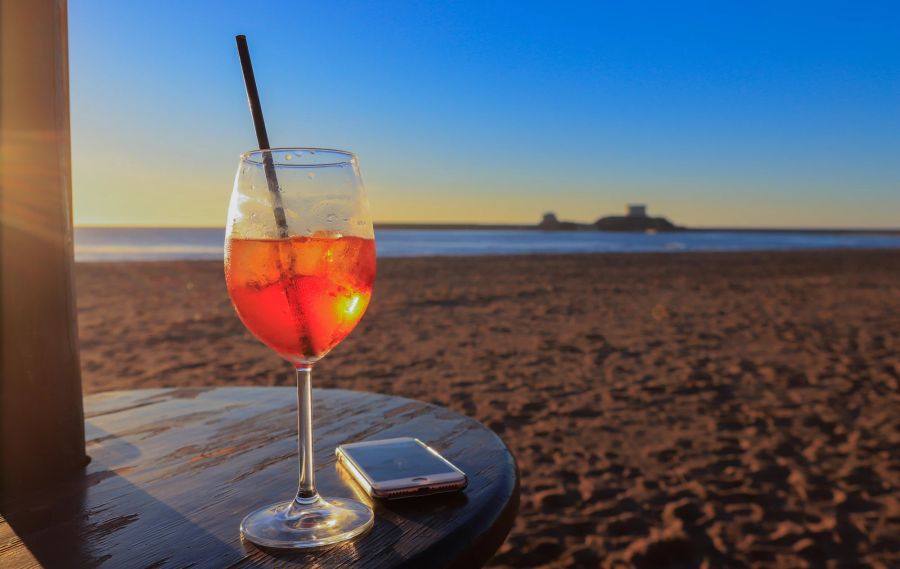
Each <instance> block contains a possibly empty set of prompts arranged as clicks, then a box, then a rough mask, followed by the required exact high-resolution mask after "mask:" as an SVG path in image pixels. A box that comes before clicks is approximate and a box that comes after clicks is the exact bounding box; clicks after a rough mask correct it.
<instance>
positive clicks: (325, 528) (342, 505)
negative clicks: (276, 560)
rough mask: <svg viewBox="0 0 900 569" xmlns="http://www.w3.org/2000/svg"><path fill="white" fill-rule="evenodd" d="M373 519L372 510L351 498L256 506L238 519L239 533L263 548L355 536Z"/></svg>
mask: <svg viewBox="0 0 900 569" xmlns="http://www.w3.org/2000/svg"><path fill="white" fill-rule="evenodd" d="M374 521H375V515H374V514H373V513H372V510H371V509H370V508H369V507H368V506H366V505H364V504H361V503H359V502H357V501H355V500H346V499H343V498H334V499H328V500H327V501H326V500H324V499H322V498H320V497H317V498H316V499H315V500H314V501H312V502H311V503H309V504H302V503H300V502H298V501H291V502H282V503H279V504H272V505H271V506H266V507H265V508H260V509H259V510H256V511H255V512H252V513H251V514H249V515H248V516H247V517H246V518H244V520H243V521H242V522H241V535H242V536H243V537H244V538H245V539H247V540H249V541H252V542H253V543H255V544H256V545H261V546H263V547H271V548H277V549H307V548H311V547H324V546H326V545H332V544H335V543H339V542H341V541H345V540H348V539H351V538H353V537H356V536H357V535H359V534H361V533H363V532H364V531H366V530H367V529H369V528H370V527H372V523H373V522H374Z"/></svg>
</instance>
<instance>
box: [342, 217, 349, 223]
mask: <svg viewBox="0 0 900 569" xmlns="http://www.w3.org/2000/svg"><path fill="white" fill-rule="evenodd" d="M341 221H343V222H344V223H347V222H348V221H350V218H349V217H345V218H344V219H342V220H341Z"/></svg>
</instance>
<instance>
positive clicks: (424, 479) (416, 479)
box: [412, 476, 428, 482]
mask: <svg viewBox="0 0 900 569" xmlns="http://www.w3.org/2000/svg"><path fill="white" fill-rule="evenodd" d="M412 481H413V482H428V479H427V478H422V477H421V476H419V477H418V478H413V479H412Z"/></svg>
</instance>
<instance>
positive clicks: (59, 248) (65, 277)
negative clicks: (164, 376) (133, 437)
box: [0, 0, 87, 494]
mask: <svg viewBox="0 0 900 569" xmlns="http://www.w3.org/2000/svg"><path fill="white" fill-rule="evenodd" d="M66 18H67V11H66V2H65V0H29V1H28V2H22V1H20V0H0V84H2V91H0V320H2V323H0V373H2V375H0V491H2V493H3V494H6V493H8V492H12V491H15V490H17V489H20V488H24V487H26V486H32V485H36V484H39V483H42V482H46V481H48V480H52V479H54V478H59V477H62V476H66V475H72V474H74V473H76V472H77V471H78V469H79V468H80V467H81V466H83V465H84V464H85V463H86V461H87V458H86V456H85V451H84V416H83V410H82V400H81V373H80V369H79V361H78V326H77V321H76V311H75V297H74V289H73V274H72V270H73V249H72V208H71V164H70V152H69V69H68V66H69V61H68V36H67V22H66Z"/></svg>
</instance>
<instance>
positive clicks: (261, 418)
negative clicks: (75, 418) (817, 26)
mask: <svg viewBox="0 0 900 569" xmlns="http://www.w3.org/2000/svg"><path fill="white" fill-rule="evenodd" d="M295 413H296V402H295V390H294V389H293V388H222V389H212V388H207V389H203V388H196V389H147V390H135V391H119V392H107V393H100V394H96V395H92V396H90V397H87V398H86V399H85V416H86V433H87V449H88V454H89V455H90V456H91V458H92V462H91V463H90V464H89V465H88V466H87V468H86V469H85V472H84V475H83V476H79V477H77V478H76V479H75V480H71V481H69V482H64V483H60V484H56V485H54V486H52V487H44V488H42V489H41V490H39V491H35V492H31V493H28V494H21V493H20V494H17V495H14V496H5V497H3V503H2V515H3V518H2V519H0V567H10V568H12V567H38V566H45V567H100V566H103V567H217V568H219V567H269V566H271V567H275V566H277V567H301V566H302V567H321V568H327V567H367V568H369V567H371V568H387V567H435V568H439V567H477V566H480V565H482V564H484V563H485V562H486V561H487V560H488V559H490V557H491V556H492V555H493V553H494V552H495V551H496V550H497V548H498V547H499V546H500V545H501V543H502V542H503V540H504V539H505V537H506V535H507V533H508V532H509V529H510V527H511V526H512V523H513V520H514V518H515V514H516V511H517V508H518V501H519V484H518V474H517V471H516V465H515V460H514V459H513V457H512V455H511V454H510V452H509V450H508V449H507V448H506V446H505V445H504V444H503V442H502V441H501V440H500V439H499V438H498V437H497V436H496V435H495V434H494V433H493V432H492V431H490V430H488V429H487V428H485V427H484V426H482V425H481V424H480V423H478V422H477V421H475V420H473V419H470V418H467V417H464V416H462V415H458V414H456V413H453V412H451V411H448V410H446V409H444V408H442V407H437V406H434V405H431V404H428V403H423V402H419V401H413V400H410V399H403V398H399V397H389V396H385V395H376V394H370V393H362V392H355V391H344V390H331V389H326V390H314V414H315V419H314V421H315V436H316V461H317V463H316V472H317V474H316V475H317V483H318V487H319V491H320V492H321V493H322V494H323V495H324V496H335V497H354V498H356V499H361V500H363V501H365V502H367V503H369V504H371V505H373V507H374V509H375V512H376V520H375V526H374V527H373V529H372V530H371V531H369V532H368V533H367V534H365V535H364V536H362V537H360V538H358V539H356V540H353V541H351V542H348V543H344V544H340V545H336V546H334V547H331V548H328V549H322V550H315V551H312V552H304V553H281V552H266V551H262V550H260V549H257V548H256V547H255V546H254V545H252V544H250V543H247V542H242V541H241V539H240V536H239V532H238V524H239V522H240V520H241V519H242V517H243V516H244V515H245V514H246V513H248V512H249V511H251V510H253V509H254V508H256V507H258V506H261V505H265V504H269V503H273V502H278V501H281V500H288V499H290V498H292V497H293V493H294V491H295V490H296V484H297V448H296V432H295V429H296V417H295ZM398 436H416V437H419V438H420V439H422V440H423V441H425V442H427V443H429V444H430V445H432V446H433V447H434V448H435V449H437V450H438V451H439V452H441V453H442V454H443V455H444V456H446V457H447V458H448V459H450V460H451V461H453V462H454V463H455V464H456V465H458V466H459V467H460V468H461V469H462V470H463V471H465V472H466V474H467V475H468V476H469V480H470V483H469V487H468V488H467V489H466V490H465V491H464V492H462V493H459V494H453V495H451V494H447V495H442V496H432V497H427V498H415V499H410V500H402V501H397V502H375V503H374V504H373V503H372V501H371V500H370V499H369V498H368V497H366V496H364V495H362V493H361V491H360V490H359V489H358V487H356V486H355V485H354V484H353V482H352V481H350V480H349V479H348V478H347V477H346V475H345V474H344V473H343V471H342V469H340V468H339V467H338V466H336V464H335V460H334V448H335V446H336V445H338V444H340V443H344V442H351V441H359V440H365V439H380V438H389V437H398ZM36 452H40V451H39V450H36Z"/></svg>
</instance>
